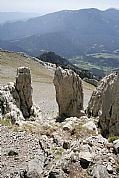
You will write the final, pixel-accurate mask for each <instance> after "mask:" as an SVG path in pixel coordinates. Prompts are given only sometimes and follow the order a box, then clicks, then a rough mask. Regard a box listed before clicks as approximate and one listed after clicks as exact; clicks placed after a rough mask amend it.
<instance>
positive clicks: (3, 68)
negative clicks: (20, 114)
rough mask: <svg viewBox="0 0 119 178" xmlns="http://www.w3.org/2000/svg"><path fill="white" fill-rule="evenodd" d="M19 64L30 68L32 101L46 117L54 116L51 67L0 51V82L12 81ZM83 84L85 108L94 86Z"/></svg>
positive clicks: (29, 58)
mask: <svg viewBox="0 0 119 178" xmlns="http://www.w3.org/2000/svg"><path fill="white" fill-rule="evenodd" d="M20 66H26V67H29V68H30V69H31V75H32V87H33V100H34V102H35V103H36V104H37V105H39V106H40V108H41V111H42V112H43V115H44V116H45V117H46V118H47V117H51V118H52V117H55V116H56V115H57V112H58V106H57V103H56V100H55V88H54V85H53V74H54V70H53V69H48V68H46V67H44V66H43V65H42V64H40V63H39V62H37V61H35V60H33V59H32V58H31V57H26V56H24V55H23V54H19V53H12V52H4V51H0V84H2V85H3V84H7V83H9V82H13V81H14V80H15V76H16V70H17V68H18V67H20ZM83 86H84V108H86V107H87V104H88V101H89V99H90V97H91V94H92V91H93V90H94V89H95V87H93V86H92V85H90V84H88V83H85V82H84V83H83Z"/></svg>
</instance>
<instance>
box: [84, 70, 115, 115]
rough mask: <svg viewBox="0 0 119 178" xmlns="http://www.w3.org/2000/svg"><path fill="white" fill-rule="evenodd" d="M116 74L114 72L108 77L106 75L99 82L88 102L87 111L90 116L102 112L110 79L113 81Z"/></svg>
mask: <svg viewBox="0 0 119 178" xmlns="http://www.w3.org/2000/svg"><path fill="white" fill-rule="evenodd" d="M115 76H116V74H115V73H112V74H110V75H108V76H106V77H104V78H103V79H102V80H101V81H100V82H99V84H98V87H97V88H96V90H95V91H93V93H92V96H91V99H90V101H89V103H88V108H87V113H88V115H89V116H94V117H96V116H98V115H100V113H101V112H102V102H103V99H102V98H103V94H104V92H105V90H106V89H107V86H108V85H109V83H110V81H113V80H114V78H115Z"/></svg>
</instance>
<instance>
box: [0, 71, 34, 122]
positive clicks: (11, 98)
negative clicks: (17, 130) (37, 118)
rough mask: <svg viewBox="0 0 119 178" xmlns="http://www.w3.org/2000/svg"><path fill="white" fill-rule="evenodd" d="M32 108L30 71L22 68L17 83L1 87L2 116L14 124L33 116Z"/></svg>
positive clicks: (0, 109) (0, 110) (0, 107)
mask: <svg viewBox="0 0 119 178" xmlns="http://www.w3.org/2000/svg"><path fill="white" fill-rule="evenodd" d="M32 106H33V102H32V87H31V74H30V69H29V68H26V67H20V68H18V69H17V77H16V82H15V83H9V84H7V85H6V86H1V87H0V114H1V117H5V118H8V119H11V121H12V122H13V123H14V122H16V121H20V120H25V119H26V118H29V117H30V116H31V115H33V108H32Z"/></svg>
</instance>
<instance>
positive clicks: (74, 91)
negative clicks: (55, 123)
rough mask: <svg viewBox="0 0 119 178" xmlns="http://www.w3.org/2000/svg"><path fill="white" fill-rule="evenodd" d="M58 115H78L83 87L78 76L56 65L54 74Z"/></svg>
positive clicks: (81, 103) (81, 105) (80, 108)
mask: <svg viewBox="0 0 119 178" xmlns="http://www.w3.org/2000/svg"><path fill="white" fill-rule="evenodd" d="M54 85H55V89H56V101H57V103H58V106H59V116H66V117H75V116H76V117H80V110H82V109H83V88H82V80H81V79H80V77H79V76H78V75H77V74H76V73H74V72H73V71H71V70H63V69H62V68H60V67H58V68H57V69H56V71H55V75H54Z"/></svg>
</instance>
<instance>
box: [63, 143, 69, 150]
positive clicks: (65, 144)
mask: <svg viewBox="0 0 119 178" xmlns="http://www.w3.org/2000/svg"><path fill="white" fill-rule="evenodd" d="M63 148H64V149H69V148H70V143H69V142H68V141H64V142H63Z"/></svg>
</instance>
